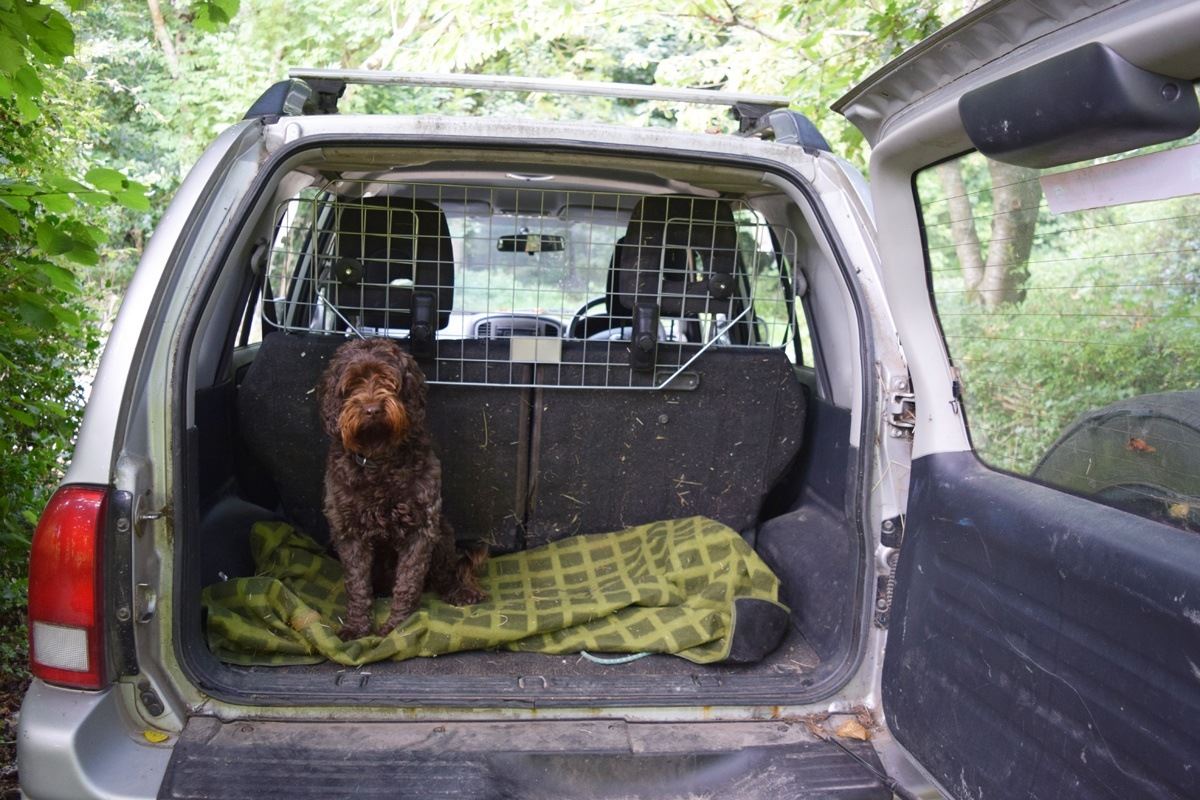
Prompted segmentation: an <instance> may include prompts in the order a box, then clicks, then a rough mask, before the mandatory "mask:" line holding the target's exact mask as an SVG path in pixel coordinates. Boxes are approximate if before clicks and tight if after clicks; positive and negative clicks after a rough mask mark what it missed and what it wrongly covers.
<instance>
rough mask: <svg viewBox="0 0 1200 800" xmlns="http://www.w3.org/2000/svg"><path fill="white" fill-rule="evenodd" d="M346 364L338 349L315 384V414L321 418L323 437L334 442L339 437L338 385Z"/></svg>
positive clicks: (345, 359)
mask: <svg viewBox="0 0 1200 800" xmlns="http://www.w3.org/2000/svg"><path fill="white" fill-rule="evenodd" d="M348 363H349V358H348V356H347V355H346V354H345V353H344V352H343V350H342V349H341V348H339V350H338V351H337V352H336V353H334V354H333V358H332V359H330V360H329V365H328V366H326V367H325V371H324V372H323V373H321V380H320V381H319V382H318V383H317V413H318V414H319V415H320V416H321V427H322V428H323V429H324V430H325V435H326V436H328V437H329V438H331V439H334V440H338V439H340V437H341V432H340V429H339V426H338V417H339V416H340V415H341V413H342V395H341V392H340V391H339V385H340V384H341V382H342V375H343V374H344V373H345V371H346V365H347V364H348Z"/></svg>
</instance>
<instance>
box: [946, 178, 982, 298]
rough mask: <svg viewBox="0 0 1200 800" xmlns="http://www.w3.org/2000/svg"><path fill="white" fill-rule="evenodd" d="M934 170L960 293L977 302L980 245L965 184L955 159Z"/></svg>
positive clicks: (980, 272) (980, 262)
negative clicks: (946, 216)
mask: <svg viewBox="0 0 1200 800" xmlns="http://www.w3.org/2000/svg"><path fill="white" fill-rule="evenodd" d="M936 169H937V173H938V177H939V178H940V179H941V182H942V190H943V191H944V192H945V193H946V206H947V210H948V212H949V214H950V239H951V240H952V241H953V242H954V253H955V255H957V256H958V265H959V268H960V269H961V270H962V277H963V288H964V289H965V293H964V295H963V296H964V297H965V298H966V300H967V302H968V303H978V302H981V300H980V296H979V285H980V284H981V283H983V248H982V247H980V245H979V234H978V233H976V232H975V211H974V209H973V208H972V207H971V198H970V197H968V196H967V187H966V184H965V183H963V177H962V171H961V170H960V169H959V166H958V162H957V161H946V162H944V163H942V164H939V165H938V166H937V167H936Z"/></svg>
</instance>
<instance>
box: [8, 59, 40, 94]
mask: <svg viewBox="0 0 1200 800" xmlns="http://www.w3.org/2000/svg"><path fill="white" fill-rule="evenodd" d="M13 80H14V82H15V88H16V90H17V94H18V95H24V96H25V97H29V98H34V97H41V95H42V92H44V91H45V90H46V87H45V86H43V85H42V80H41V78H39V77H38V76H37V73H36V72H34V71H33V67H31V66H29V65H28V64H26V65H25V66H23V67H21V68H20V69H19V70H17V71H16V73H15V74H14V75H13Z"/></svg>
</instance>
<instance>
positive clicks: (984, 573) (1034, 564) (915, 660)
mask: <svg viewBox="0 0 1200 800" xmlns="http://www.w3.org/2000/svg"><path fill="white" fill-rule="evenodd" d="M905 536H906V538H905V542H904V544H903V547H902V550H901V557H900V562H899V566H898V574H897V594H896V597H895V605H894V614H893V622H892V625H891V630H890V632H889V638H888V651H887V657H886V659H885V662H884V679H883V691H884V708H885V711H886V713H887V716H888V720H889V725H890V727H891V729H892V730H893V731H894V733H895V736H896V738H897V740H898V741H899V742H901V743H902V744H903V745H904V746H905V747H906V748H907V749H908V750H909V751H910V752H911V753H912V754H913V755H914V756H915V757H916V758H917V759H918V760H919V761H920V762H921V763H922V765H923V766H924V767H925V768H926V769H928V770H929V771H930V772H931V773H932V775H933V776H934V777H935V778H936V779H937V780H938V781H939V782H940V783H941V784H942V786H943V787H945V788H946V789H947V790H949V791H950V792H952V793H953V794H954V795H955V796H957V797H961V798H991V797H1071V798H1074V797H1117V798H1131V797H1181V798H1182V797H1197V796H1200V775H1198V774H1197V773H1198V772H1200V725H1198V724H1197V721H1198V720H1200V579H1198V577H1197V576H1200V537H1197V536H1195V535H1193V534H1189V533H1186V532H1182V531H1179V530H1177V529H1174V528H1170V527H1168V526H1165V525H1162V524H1160V523H1156V522H1153V521H1150V520H1147V519H1143V518H1141V517H1138V516H1134V515H1132V514H1127V513H1125V512H1121V511H1117V510H1114V509H1112V508H1108V507H1105V506H1102V505H1099V504H1097V503H1095V502H1093V501H1090V500H1086V499H1083V498H1081V497H1077V496H1073V495H1070V494H1066V493H1063V492H1060V491H1057V490H1053V489H1050V488H1047V487H1044V486H1040V485H1037V484H1034V483H1031V482H1029V481H1028V480H1023V479H1020V478H1016V477H1013V476H1010V475H1006V474H1002V473H998V472H995V471H992V470H990V469H988V468H986V467H984V466H983V465H982V464H981V463H980V462H979V461H978V460H977V459H976V457H975V456H974V455H973V454H970V453H953V454H937V455H930V456H926V457H923V458H920V459H918V460H917V461H915V462H914V465H913V475H912V492H911V496H910V504H909V516H908V518H907V525H906V534H905Z"/></svg>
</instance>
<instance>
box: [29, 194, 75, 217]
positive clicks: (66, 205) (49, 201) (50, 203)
mask: <svg viewBox="0 0 1200 800" xmlns="http://www.w3.org/2000/svg"><path fill="white" fill-rule="evenodd" d="M38 202H39V203H41V204H42V208H44V209H46V210H47V211H50V212H53V213H55V214H69V213H71V212H72V211H74V210H75V201H74V200H72V199H71V195H69V194H62V193H61V192H51V193H49V194H44V195H42V196H41V197H39V198H38Z"/></svg>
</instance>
